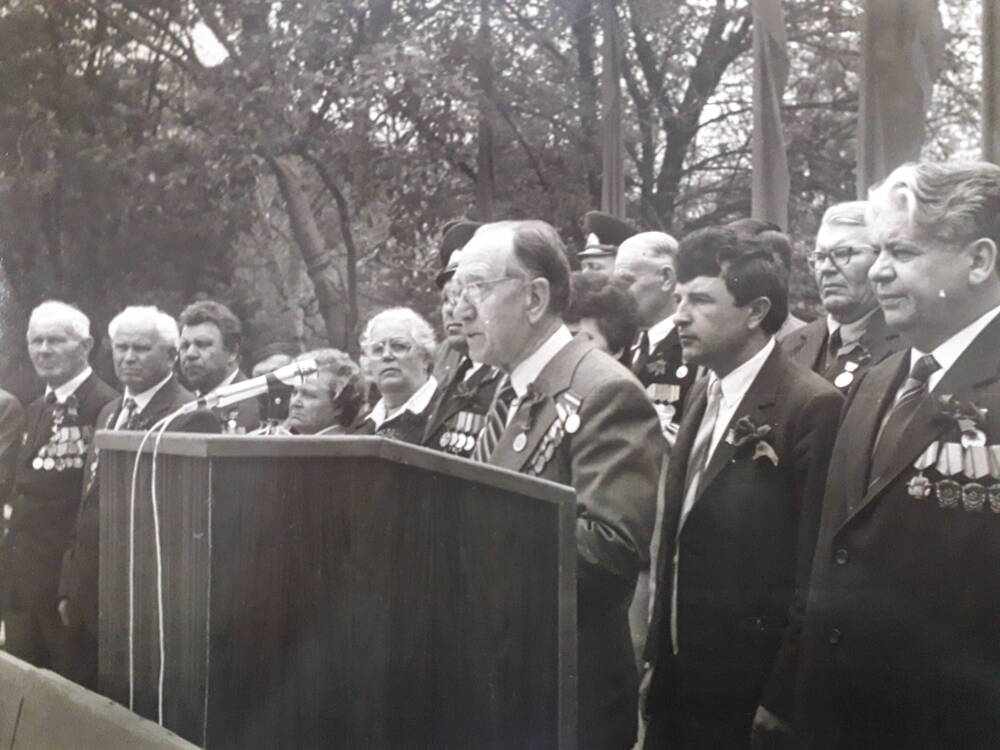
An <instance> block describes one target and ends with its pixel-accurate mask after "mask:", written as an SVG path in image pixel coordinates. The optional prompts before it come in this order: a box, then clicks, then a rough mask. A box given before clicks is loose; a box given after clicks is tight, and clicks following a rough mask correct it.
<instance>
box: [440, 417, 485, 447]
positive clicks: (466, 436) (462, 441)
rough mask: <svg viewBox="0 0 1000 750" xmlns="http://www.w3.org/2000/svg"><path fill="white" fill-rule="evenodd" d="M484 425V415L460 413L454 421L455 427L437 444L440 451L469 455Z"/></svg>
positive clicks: (445, 433)
mask: <svg viewBox="0 0 1000 750" xmlns="http://www.w3.org/2000/svg"><path fill="white" fill-rule="evenodd" d="M485 424H486V416H485V415H484V414H476V413H475V412H471V411H460V412H459V413H458V418H457V419H456V421H455V427H454V428H452V429H450V430H446V431H445V432H444V434H443V435H441V439H440V440H439V441H438V444H439V445H440V446H441V449H442V450H445V451H448V452H449V453H471V452H472V449H473V448H475V447H476V439H477V438H478V437H479V433H480V432H481V431H482V429H483V427H484V426H485Z"/></svg>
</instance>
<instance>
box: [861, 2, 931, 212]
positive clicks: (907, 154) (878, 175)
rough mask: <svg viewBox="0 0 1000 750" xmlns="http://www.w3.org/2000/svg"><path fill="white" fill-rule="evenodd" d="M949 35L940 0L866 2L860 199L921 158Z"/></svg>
mask: <svg viewBox="0 0 1000 750" xmlns="http://www.w3.org/2000/svg"><path fill="white" fill-rule="evenodd" d="M943 46H944V30H943V28H942V26H941V15H940V13H939V12H938V7H937V0H866V2H865V14H864V24H863V27H862V34H861V92H860V96H859V99H860V103H859V108H858V109H859V112H858V167H857V183H858V197H859V198H862V199H863V198H865V197H866V196H867V194H868V188H869V187H871V185H873V184H874V183H876V182H878V181H879V180H881V179H883V178H885V177H886V176H887V175H888V174H889V172H891V171H892V170H893V169H895V168H896V167H898V166H899V165H900V164H903V163H904V162H907V161H913V160H916V159H919V158H920V149H921V147H922V146H923V143H924V126H925V123H926V119H927V110H928V108H929V107H930V104H931V95H932V93H933V88H934V79H935V78H936V77H937V72H938V69H939V67H940V63H941V57H942V50H943Z"/></svg>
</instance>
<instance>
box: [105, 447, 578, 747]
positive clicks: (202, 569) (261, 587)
mask: <svg viewBox="0 0 1000 750" xmlns="http://www.w3.org/2000/svg"><path fill="white" fill-rule="evenodd" d="M209 442H211V441H209ZM312 442H318V441H312ZM376 442H378V443H381V444H384V443H386V442H387V441H376ZM199 444H200V445H202V446H204V445H206V442H200V443H199ZM190 445H192V444H191V443H188V444H187V447H186V448H185V449H184V450H181V451H178V452H181V453H187V454H188V455H186V456H184V455H164V456H161V457H160V458H159V459H158V460H159V462H160V463H159V465H158V474H159V477H160V482H161V484H160V487H161V489H160V492H161V495H162V497H161V522H162V524H163V528H162V531H163V541H164V561H165V568H164V574H165V581H166V584H167V585H166V590H165V597H166V601H165V605H166V606H165V616H166V623H167V627H166V635H167V638H166V645H167V654H166V664H167V670H166V678H167V679H166V682H165V692H164V697H165V701H164V703H165V709H166V710H165V718H166V726H168V727H169V728H172V729H174V730H175V731H177V732H178V733H179V734H181V735H182V736H185V737H187V738H188V739H191V740H192V741H194V742H197V743H199V744H204V745H205V746H207V747H208V748H210V749H211V750H215V748H257V747H259V748H278V747H287V748H304V747H329V748H375V749H378V748H393V749H396V748H442V749H447V748H463V749H464V748H472V747H475V748H496V749H497V750H500V749H501V748H503V749H504V750H506V748H512V747H517V748H569V747H572V746H573V744H574V742H573V740H574V728H575V714H574V711H575V658H576V641H575V559H576V558H575V544H574V541H573V530H574V516H575V511H574V506H573V503H572V502H571V501H567V498H571V497H572V495H571V493H567V492H566V490H565V489H563V488H559V487H556V486H554V485H553V486H547V485H546V484H545V483H535V482H531V481H530V480H527V484H522V485H521V487H529V488H531V489H533V490H534V491H535V492H536V493H537V494H540V495H542V496H545V495H546V493H549V494H548V497H547V498H545V499H539V498H538V497H526V496H524V495H522V494H518V493H515V492H512V491H510V489H509V488H505V487H503V486H502V485H504V483H505V482H506V481H507V478H506V477H503V476H501V477H500V479H499V481H498V480H497V477H496V476H494V472H491V471H482V470H481V471H480V472H479V474H478V475H477V474H473V475H471V476H483V477H487V476H488V479H487V483H480V482H475V481H470V479H469V478H467V477H468V476H469V475H466V476H455V472H454V471H452V469H453V468H454V465H455V464H456V463H461V464H467V462H454V463H451V462H449V461H448V460H447V459H446V460H445V461H444V462H442V463H438V457H437V456H431V457H429V458H428V457H424V456H422V455H421V453H422V452H418V453H413V452H404V453H403V454H400V455H395V456H391V457H390V458H385V457H382V456H378V455H375V456H371V455H368V456H365V455H364V453H363V452H362V453H361V455H350V453H351V450H353V449H350V450H346V449H345V447H344V446H343V445H341V446H339V449H340V450H342V451H344V452H345V453H346V454H347V455H344V454H343V453H342V454H341V455H339V456H328V455H322V454H320V455H306V456H301V457H295V456H293V455H281V456H276V457H275V456H271V457H268V456H266V455H253V456H251V457H248V458H241V457H238V456H234V455H232V454H231V453H230V455H226V453H227V451H228V449H226V450H221V451H220V450H218V448H219V446H220V443H218V442H216V443H215V446H216V447H215V450H216V451H217V454H216V455H214V456H212V457H208V456H206V457H199V456H198V455H191V453H196V451H191V450H190V449H189V448H190ZM355 445H356V443H355ZM164 448H165V449H166V450H169V447H168V446H166V444H165V445H164ZM392 448H393V447H392V446H390V450H389V453H390V455H391V453H392ZM280 452H284V450H283V449H282V451H280ZM306 452H307V453H308V452H309V451H306ZM371 452H375V453H378V451H369V453H371ZM219 454H221V455H219ZM132 455H134V454H132ZM105 456H107V457H110V456H117V458H116V459H114V460H112V461H108V462H107V463H106V464H105V465H104V466H102V471H107V472H108V473H113V474H115V475H116V476H118V477H120V476H121V472H122V471H123V470H124V469H125V468H126V467H125V463H126V461H129V462H130V459H128V458H127V457H128V456H129V454H127V453H124V452H119V451H115V450H109V449H108V446H107V445H106V446H105ZM413 456H416V460H411V461H410V462H408V463H402V462H401V461H400V460H399V459H400V458H410V459H412V458H413ZM102 460H103V461H107V458H102ZM147 461H148V459H145V458H144V463H146V462H147ZM116 462H117V463H116ZM428 462H429V463H428ZM418 464H420V465H418ZM429 466H439V467H440V468H442V469H444V471H435V470H433V469H431V468H428V467H429ZM460 468H461V469H462V471H459V472H458V473H459V474H462V473H463V472H464V471H465V469H466V467H465V466H461V467H460ZM474 468H475V467H474ZM129 470H130V467H129ZM144 476H145V479H143V482H144V484H142V483H141V490H140V492H139V498H140V502H139V503H138V506H137V514H136V521H137V529H138V530H139V533H138V534H137V537H138V538H141V542H140V543H139V545H138V546H137V556H138V558H139V559H138V560H137V567H136V574H137V575H136V580H137V584H138V585H137V590H139V591H141V595H140V597H138V598H137V608H138V611H139V617H137V628H136V642H137V644H138V647H137V661H136V675H137V692H136V695H137V701H136V709H137V710H138V711H140V713H142V714H143V715H145V716H152V717H153V718H155V716H156V692H157V691H156V673H157V668H158V664H159V661H158V655H157V651H158V645H157V637H156V636H157V633H156V616H155V612H156V609H155V576H154V574H153V570H154V559H155V558H154V556H153V554H152V544H151V523H150V521H151V517H150V513H149V493H148V474H146V475H144ZM514 479H516V480H517V481H518V482H522V483H523V482H525V481H526V480H524V478H523V477H514ZM116 484H117V483H116ZM498 484H499V485H501V486H497V485H498ZM553 487H554V488H555V489H554V490H553V489H552V488H553ZM209 488H210V489H211V492H209ZM111 495H112V497H111V503H110V505H111V508H109V509H108V510H107V511H106V513H105V517H104V519H103V525H102V530H103V529H105V528H106V529H107V533H108V535H110V537H111V538H113V539H115V541H114V542H112V543H111V544H110V545H109V546H108V547H107V548H106V550H105V551H106V553H107V554H106V555H105V556H104V559H102V576H105V573H106V578H104V579H103V580H102V603H104V602H111V603H112V604H110V605H109V607H110V608H111V609H113V610H114V613H111V612H103V611H102V626H103V625H104V623H107V624H108V628H109V629H110V630H107V631H106V633H104V634H102V658H101V663H102V679H103V680H105V684H107V685H108V686H109V687H112V688H113V689H114V691H115V693H114V697H116V698H118V697H119V696H120V695H121V694H122V693H121V691H122V688H123V687H125V688H126V690H127V680H125V681H123V674H126V675H127V649H125V648H124V643H122V641H123V640H124V639H123V638H122V637H121V636H122V633H127V628H124V627H123V626H124V625H127V617H126V618H125V619H124V620H123V614H124V613H126V607H124V606H123V605H124V601H123V600H121V599H122V597H121V592H124V591H126V590H127V589H126V585H127V565H126V564H124V561H127V528H128V525H127V518H128V516H127V512H128V511H127V509H128V503H127V499H128V498H127V493H124V492H122V491H121V490H115V491H114V492H112V493H111ZM168 498H169V501H168ZM123 529H124V530H126V533H124V534H123V533H122V530H123ZM119 600H121V601H119ZM115 602H118V603H115ZM112 633H113V634H112ZM123 657H124V658H123ZM206 669H207V670H208V671H207V675H208V677H207V681H206V671H205V670H206ZM126 695H127V692H126Z"/></svg>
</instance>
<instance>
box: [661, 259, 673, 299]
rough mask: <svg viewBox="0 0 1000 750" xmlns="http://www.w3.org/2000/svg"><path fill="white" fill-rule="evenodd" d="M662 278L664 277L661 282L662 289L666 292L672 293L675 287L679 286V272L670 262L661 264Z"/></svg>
mask: <svg viewBox="0 0 1000 750" xmlns="http://www.w3.org/2000/svg"><path fill="white" fill-rule="evenodd" d="M660 278H662V279H663V281H662V282H661V283H660V290H661V291H662V292H663V293H664V294H670V295H672V294H673V293H674V288H675V287H676V286H677V272H676V271H674V267H673V266H672V265H670V264H669V263H664V264H663V265H662V266H660Z"/></svg>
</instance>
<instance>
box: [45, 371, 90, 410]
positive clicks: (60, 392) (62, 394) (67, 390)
mask: <svg viewBox="0 0 1000 750" xmlns="http://www.w3.org/2000/svg"><path fill="white" fill-rule="evenodd" d="M92 372H93V369H91V367H90V365H87V366H86V367H84V368H83V371H82V372H80V374H79V375H75V376H74V377H72V378H70V379H69V380H67V381H66V382H65V383H63V384H62V385H60V386H58V387H57V388H53V387H52V386H50V385H47V386H45V395H46V396H48V395H49V394H50V393H54V394H56V401H58V402H59V403H60V404H64V403H66V399H68V398H69V397H70V396H72V395H73V394H74V393H76V389H77V388H79V387H80V386H81V385H82V384H83V381H84V380H86V379H87V378H89V377H90V374H91V373H92Z"/></svg>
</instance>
